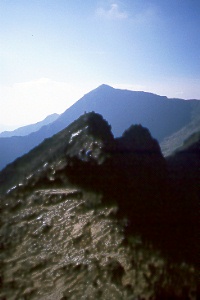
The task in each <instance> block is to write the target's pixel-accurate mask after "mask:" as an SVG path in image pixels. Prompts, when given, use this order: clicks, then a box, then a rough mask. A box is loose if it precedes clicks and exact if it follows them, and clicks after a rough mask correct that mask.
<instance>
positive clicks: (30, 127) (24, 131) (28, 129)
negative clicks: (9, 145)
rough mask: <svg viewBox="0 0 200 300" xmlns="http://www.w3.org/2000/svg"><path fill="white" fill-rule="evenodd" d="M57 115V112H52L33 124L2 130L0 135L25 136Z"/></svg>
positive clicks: (52, 120) (54, 118)
mask: <svg viewBox="0 0 200 300" xmlns="http://www.w3.org/2000/svg"><path fill="white" fill-rule="evenodd" d="M58 117H59V115H58V114H52V115H49V116H47V117H46V118H45V119H44V120H42V121H40V122H37V123H35V124H31V125H27V126H23V127H20V128H18V129H15V130H13V131H3V132H1V133H0V138H1V137H12V136H25V135H28V134H30V133H32V132H35V131H38V130H39V129H40V128H41V127H43V126H44V125H48V124H50V123H52V122H54V121H55V120H56V119H57V118H58Z"/></svg>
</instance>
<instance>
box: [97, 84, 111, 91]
mask: <svg viewBox="0 0 200 300" xmlns="http://www.w3.org/2000/svg"><path fill="white" fill-rule="evenodd" d="M110 89H114V88H113V87H112V86H110V85H107V84H104V83H103V84H101V85H100V86H99V87H97V88H96V90H110Z"/></svg>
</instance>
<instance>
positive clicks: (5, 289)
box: [0, 113, 200, 300]
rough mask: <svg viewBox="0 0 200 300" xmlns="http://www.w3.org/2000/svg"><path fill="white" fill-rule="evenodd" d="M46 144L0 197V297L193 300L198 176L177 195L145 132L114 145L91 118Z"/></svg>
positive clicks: (196, 290)
mask: <svg viewBox="0 0 200 300" xmlns="http://www.w3.org/2000/svg"><path fill="white" fill-rule="evenodd" d="M63 139H65V140H66V142H65V143H64V142H63V143H62V141H63ZM46 144H47V146H48V147H46ZM46 144H45V143H44V144H42V146H41V147H38V149H36V151H33V152H32V153H31V155H29V154H28V155H27V157H26V158H25V159H24V158H23V159H22V160H21V162H20V160H19V161H18V162H17V164H15V166H17V172H18V173H17V174H19V175H20V174H21V175H20V176H19V177H20V183H18V185H17V186H16V187H15V188H12V189H10V191H9V192H8V193H7V194H6V195H4V196H1V199H0V209H1V224H0V225H1V227H0V259H1V260H0V275H1V277H0V285H1V289H0V299H1V300H8V299H11V300H22V299H23V300H26V299H27V300H29V299H35V300H38V299H39V300H45V299H46V300H49V299H52V300H61V299H62V300H64V299H75V300H77V299H102V300H104V299H105V300H106V299H109V300H111V299H113V300H115V299H120V300H121V299H124V300H126V299H127V300H128V299H130V300H143V299H145V300H160V299H164V300H165V299H166V300H167V299H179V300H180V299H184V300H186V299H191V300H193V299H194V300H196V299H197V298H198V297H199V296H200V294H199V287H198V270H199V268H198V257H197V256H198V250H197V247H196V244H197V243H198V242H197V238H196V237H197V235H196V233H197V230H195V228H196V227H197V226H196V225H197V223H198V222H197V218H196V216H197V214H196V212H197V209H196V208H197V206H195V205H196V203H197V200H198V197H197V190H196V186H197V185H196V181H195V179H193V177H192V181H191V182H193V183H194V187H192V188H187V184H188V182H189V181H188V179H187V178H185V177H184V183H185V185H184V189H183V191H182V192H180V191H179V190H180V188H179V185H177V182H178V183H180V181H179V177H178V176H179V175H177V174H179V171H177V169H173V168H174V164H173V163H172V162H171V168H172V170H173V172H172V171H171V172H172V173H173V176H174V178H175V179H173V180H172V178H170V176H169V175H168V171H167V166H166V163H165V160H164V158H163V157H162V155H161V152H160V149H159V146H158V144H157V142H156V141H155V140H154V139H152V138H151V136H150V134H149V132H148V131H147V130H146V129H144V128H142V126H133V127H131V128H130V129H129V130H128V131H126V132H125V133H124V135H123V137H122V138H119V139H116V140H114V138H113V136H112V134H111V132H110V128H109V126H108V125H107V124H106V122H105V121H104V120H103V119H102V118H101V117H100V116H99V115H96V114H94V113H91V114H86V115H84V116H83V117H81V118H80V120H78V121H77V122H75V123H74V124H72V125H71V127H70V128H68V129H66V130H65V131H63V132H62V133H61V134H60V135H58V136H55V138H54V139H53V140H52V141H51V140H48V141H47V143H46ZM61 145H62V147H61ZM59 147H60V148H59ZM63 149H64V150H63ZM47 150H48V151H47ZM50 150H51V151H50ZM42 151H43V152H42ZM50 152H51V153H50ZM39 154H40V156H39ZM55 154H57V155H55ZM45 159H46V162H45V161H44V160H45ZM182 159H183V157H182ZM40 160H42V161H43V163H42V165H41V167H40V169H39V170H38V171H35V172H32V173H30V171H29V173H28V172H27V175H26V176H25V175H23V176H24V179H23V180H22V181H21V178H22V173H20V168H21V169H22V170H23V174H25V173H24V172H25V169H26V168H28V167H29V170H30V168H31V167H32V168H36V166H37V164H38V163H39V161H40ZM33 161H34V164H33ZM22 162H23V164H22ZM44 162H45V163H44ZM195 162H196V159H195ZM31 163H32V165H31ZM33 165H34V166H33ZM11 167H12V166H11ZM12 168H13V170H14V167H12ZM195 170H196V169H195ZM175 171H176V172H175ZM174 174H175V175H174ZM191 174H193V173H191ZM194 174H196V173H194ZM15 180H17V179H15ZM182 180H183V179H182ZM190 180H191V178H190ZM190 186H192V184H190ZM189 196H190V197H189ZM188 199H190V201H189V202H188ZM176 202H177V203H176Z"/></svg>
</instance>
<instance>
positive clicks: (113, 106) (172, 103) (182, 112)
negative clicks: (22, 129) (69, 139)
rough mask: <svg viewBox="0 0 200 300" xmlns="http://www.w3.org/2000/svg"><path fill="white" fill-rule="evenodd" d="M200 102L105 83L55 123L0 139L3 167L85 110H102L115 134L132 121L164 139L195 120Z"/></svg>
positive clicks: (120, 132) (157, 137) (1, 166)
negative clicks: (31, 131) (23, 134)
mask: <svg viewBox="0 0 200 300" xmlns="http://www.w3.org/2000/svg"><path fill="white" fill-rule="evenodd" d="M197 107H200V101H198V100H190V101H184V100H181V99H167V98H166V97H161V96H158V95H155V94H150V93H145V92H133V91H127V90H119V89H114V88H112V87H109V86H106V85H102V86H100V87H98V88H97V89H95V90H93V91H91V92H90V93H88V94H86V95H85V96H84V97H83V98H81V99H80V100H79V101H77V102H76V103H75V104H74V105H72V106H71V107H70V108H69V109H67V110H66V111H65V112H64V113H63V114H61V115H60V117H59V118H58V119H57V120H56V121H54V122H53V123H51V124H49V125H47V126H44V127H42V128H41V129H40V130H39V131H37V132H35V133H32V134H30V135H29V136H26V137H18V138H16V137H15V138H0V169H2V168H3V167H5V166H6V165H7V164H8V163H9V162H11V161H13V160H14V159H16V158H17V157H19V156H21V155H23V154H24V153H27V152H28V151H30V150H31V149H32V148H34V147H35V146H37V145H38V144H39V143H41V142H42V141H43V140H44V139H45V138H48V137H50V136H52V135H54V134H55V133H57V132H59V131H60V130H62V129H64V128H65V127H66V126H68V125H69V124H70V123H71V122H73V121H74V120H75V119H77V118H78V117H79V116H80V115H81V114H83V113H84V112H85V111H86V112H90V111H95V112H97V113H100V114H101V115H102V116H103V117H104V118H105V119H106V120H108V122H109V123H110V124H111V126H112V131H113V134H114V136H120V135H121V134H122V133H123V131H124V130H125V129H127V128H128V127H129V126H130V125H131V124H133V123H135V124H142V125H143V126H144V127H147V128H148V129H149V130H150V132H151V134H152V135H153V136H154V137H155V138H156V139H157V140H158V141H159V142H160V141H162V140H163V139H164V138H165V137H167V136H169V135H171V134H173V133H174V132H176V131H178V130H180V129H181V128H182V127H183V126H185V125H186V124H188V123H190V122H191V121H192V119H193V115H194V111H195V110H196V108H197Z"/></svg>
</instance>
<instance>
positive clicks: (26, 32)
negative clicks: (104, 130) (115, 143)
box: [0, 0, 200, 130]
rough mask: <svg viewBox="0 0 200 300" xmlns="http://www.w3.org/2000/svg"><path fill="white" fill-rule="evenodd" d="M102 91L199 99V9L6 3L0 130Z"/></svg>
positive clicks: (74, 0)
mask: <svg viewBox="0 0 200 300" xmlns="http://www.w3.org/2000/svg"><path fill="white" fill-rule="evenodd" d="M102 83H105V84H109V85H111V86H113V87H118V88H128V89H131V90H144V91H149V92H153V93H157V94H160V95H167V96H169V97H176V98H178V97H179V98H184V99H191V98H197V99H200V1H199V0H165V1H162V0H123V1H122V0H121V1H118V0H114V1H110V0H84V1H83V0H30V1H29V0H28V1H27V0H0V104H1V109H0V124H6V125H16V126H18V125H22V124H29V123H32V122H36V121H39V120H40V119H42V118H44V117H45V116H46V115H48V114H50V113H53V112H58V113H61V112H63V111H64V110H65V109H66V108H67V107H69V106H70V105H72V104H73V103H74V102H75V101H77V100H78V99H79V98H80V97H82V96H83V95H84V94H85V93H87V92H89V91H90V90H91V89H94V88H96V87H97V86H98V85H100V84H102ZM0 130H1V127H0Z"/></svg>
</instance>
